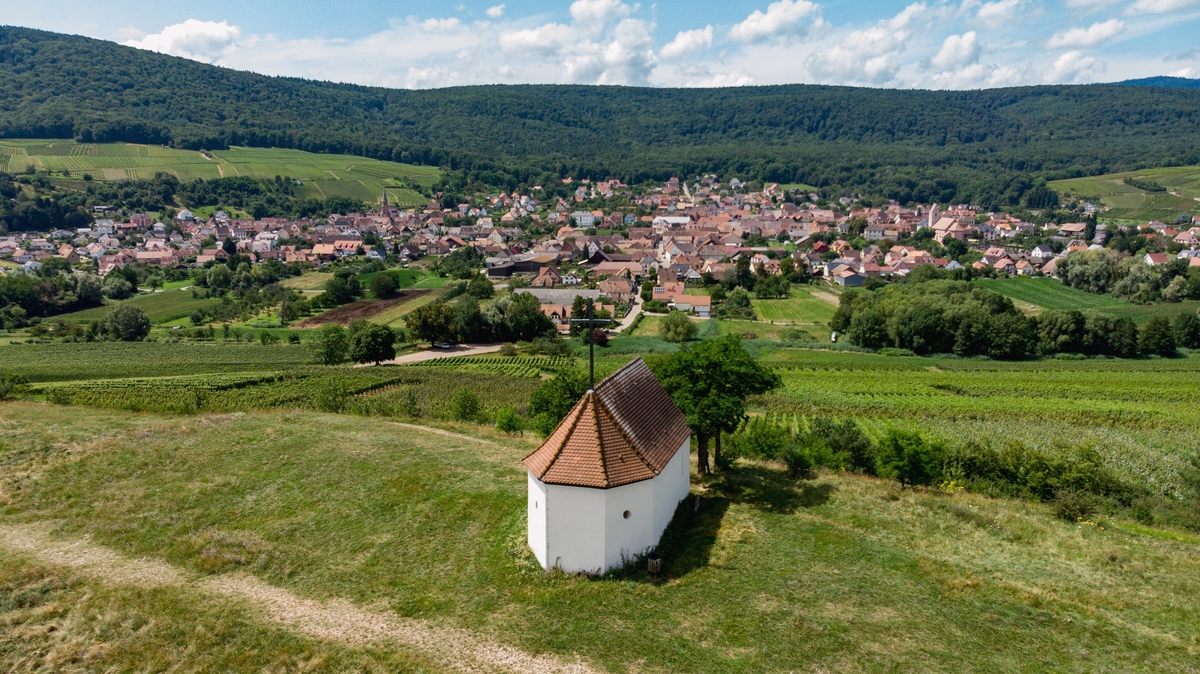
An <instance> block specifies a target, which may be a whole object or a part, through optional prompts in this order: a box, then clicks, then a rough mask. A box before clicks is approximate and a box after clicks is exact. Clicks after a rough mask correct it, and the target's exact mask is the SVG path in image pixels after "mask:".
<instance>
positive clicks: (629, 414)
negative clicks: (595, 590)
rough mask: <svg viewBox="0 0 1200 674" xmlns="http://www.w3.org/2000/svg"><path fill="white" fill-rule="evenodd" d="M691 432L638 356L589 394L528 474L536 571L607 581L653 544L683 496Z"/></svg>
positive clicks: (529, 460) (531, 459)
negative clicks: (605, 576)
mask: <svg viewBox="0 0 1200 674" xmlns="http://www.w3.org/2000/svg"><path fill="white" fill-rule="evenodd" d="M690 438H691V430H690V429H689V428H688V425H687V419H686V417H684V415H683V413H682V412H680V411H679V408H678V407H676V406H675V403H673V402H672V401H671V398H670V396H668V395H667V392H666V391H665V390H663V387H662V386H661V385H660V384H659V383H658V380H657V379H655V378H654V375H653V374H651V373H650V369H649V368H648V367H646V364H645V363H644V362H642V360H641V359H640V358H638V359H636V360H634V361H632V362H630V363H629V364H627V365H626V366H624V367H622V368H621V369H620V370H617V371H616V372H615V373H613V374H612V376H610V377H608V378H607V379H605V380H604V381H602V382H600V384H598V385H597V386H596V387H595V389H594V390H592V391H588V392H587V393H586V394H585V395H584V396H583V398H582V399H581V400H580V401H579V402H578V403H577V404H576V405H575V407H574V408H572V410H571V412H570V413H569V414H568V415H567V416H566V418H565V419H563V421H562V422H561V423H560V424H559V425H558V428H556V429H555V430H554V432H553V433H551V434H550V437H549V438H547V439H546V442H545V443H543V444H542V446H541V447H539V448H538V449H537V451H535V452H533V453H532V454H530V455H529V456H527V457H525V461H524V463H525V467H526V468H528V469H529V479H528V482H529V497H528V504H527V509H528V521H529V547H530V548H532V549H533V552H534V555H535V556H536V557H537V559H538V561H539V562H540V563H541V565H542V567H543V568H545V569H547V570H549V569H552V568H559V569H562V570H563V571H568V572H587V573H604V572H605V571H608V570H609V569H612V568H614V567H620V566H621V565H622V564H623V563H624V562H625V561H627V560H631V559H632V558H633V557H634V556H635V555H637V554H639V553H643V552H646V551H648V550H650V549H652V548H653V547H654V546H655V545H657V544H658V540H659V538H660V537H661V536H662V533H663V530H664V529H666V528H667V524H668V523H669V522H670V521H671V517H672V516H673V515H674V514H675V507H676V506H677V505H679V502H680V501H681V500H683V499H684V498H685V497H686V496H687V495H688V490H689V488H690V481H689V468H690V465H689V461H688V458H689V454H690Z"/></svg>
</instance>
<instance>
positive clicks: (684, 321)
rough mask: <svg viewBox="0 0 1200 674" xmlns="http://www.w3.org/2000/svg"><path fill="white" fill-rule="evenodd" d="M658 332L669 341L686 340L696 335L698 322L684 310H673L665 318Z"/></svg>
mask: <svg viewBox="0 0 1200 674" xmlns="http://www.w3.org/2000/svg"><path fill="white" fill-rule="evenodd" d="M658 333H659V335H660V336H662V338H663V339H664V340H666V341H668V342H686V341H689V340H691V339H692V338H694V337H695V336H696V324H695V323H693V322H692V319H690V318H688V317H687V314H685V313H683V312H682V311H672V312H671V313H669V314H667V317H666V318H664V319H663V322H662V326H661V327H659V331H658Z"/></svg>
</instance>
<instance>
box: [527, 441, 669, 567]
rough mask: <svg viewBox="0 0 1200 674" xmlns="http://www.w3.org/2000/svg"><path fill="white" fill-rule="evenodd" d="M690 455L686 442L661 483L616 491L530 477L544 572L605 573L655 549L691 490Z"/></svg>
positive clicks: (532, 531)
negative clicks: (546, 481) (545, 481)
mask: <svg viewBox="0 0 1200 674" xmlns="http://www.w3.org/2000/svg"><path fill="white" fill-rule="evenodd" d="M689 455H690V443H689V441H687V440H685V441H684V443H683V445H681V446H680V448H679V450H677V451H676V452H675V456H674V457H672V458H671V461H670V462H668V463H667V467H666V468H665V469H664V470H663V472H662V473H660V474H659V475H658V476H657V477H655V478H654V479H651V480H644V481H642V482H635V483H633V484H627V485H622V486H620V487H614V488H612V489H590V488H587V487H568V486H564V485H557V484H544V483H542V482H541V481H540V480H538V479H537V478H536V477H534V476H533V474H532V473H530V474H529V476H528V477H529V480H528V481H529V498H528V513H529V514H528V521H529V534H528V537H529V547H530V548H532V549H533V552H534V555H535V556H537V559H538V561H539V562H541V564H542V567H543V568H545V569H550V568H553V567H555V566H557V567H558V568H560V569H562V570H563V571H567V572H572V573H575V572H587V573H596V572H600V573H603V572H604V571H607V570H608V569H610V568H614V567H618V566H620V565H621V564H622V562H623V561H625V560H627V559H630V558H632V557H633V556H634V555H637V554H639V553H642V552H645V551H646V550H648V549H649V548H652V547H654V546H655V545H657V544H658V541H659V539H660V538H661V537H662V533H663V530H665V529H666V528H667V525H668V524H670V522H671V517H672V516H673V515H674V514H675V508H676V507H677V506H678V505H679V502H680V501H681V500H683V499H684V498H685V497H686V496H687V495H688V491H689V490H690V488H691V478H690V474H689V472H690V462H689ZM626 511H629V518H628V519H626V518H625V512H626Z"/></svg>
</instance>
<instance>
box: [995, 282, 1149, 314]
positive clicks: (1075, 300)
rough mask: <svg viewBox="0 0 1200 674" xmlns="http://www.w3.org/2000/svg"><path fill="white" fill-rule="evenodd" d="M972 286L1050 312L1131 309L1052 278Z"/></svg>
mask: <svg viewBox="0 0 1200 674" xmlns="http://www.w3.org/2000/svg"><path fill="white" fill-rule="evenodd" d="M975 283H976V285H978V286H980V287H982V288H987V289H988V290H991V291H992V292H996V293H1000V294H1001V295H1005V296H1007V297H1011V298H1012V299H1013V300H1015V301H1016V302H1017V303H1019V304H1026V305H1028V304H1033V305H1036V306H1038V307H1040V308H1042V309H1047V310H1050V311H1058V310H1064V309H1076V310H1080V311H1082V310H1085V309H1113V308H1118V307H1129V306H1131V305H1130V304H1129V303H1128V302H1123V301H1121V300H1119V299H1116V298H1115V297H1109V296H1107V295H1096V294H1094V293H1089V292H1086V291H1083V290H1078V289H1076V288H1072V287H1071V286H1069V285H1066V284H1064V283H1062V282H1061V281H1058V280H1056V279H1052V278H1028V277H1022V276H1018V277H1015V278H1004V279H978V280H976V281H975ZM1022 308H1024V307H1022Z"/></svg>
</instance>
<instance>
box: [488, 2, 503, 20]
mask: <svg viewBox="0 0 1200 674" xmlns="http://www.w3.org/2000/svg"><path fill="white" fill-rule="evenodd" d="M485 14H487V15H488V18H491V19H499V18H500V17H502V16H504V5H496V6H495V7H488V8H487V12H485Z"/></svg>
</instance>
